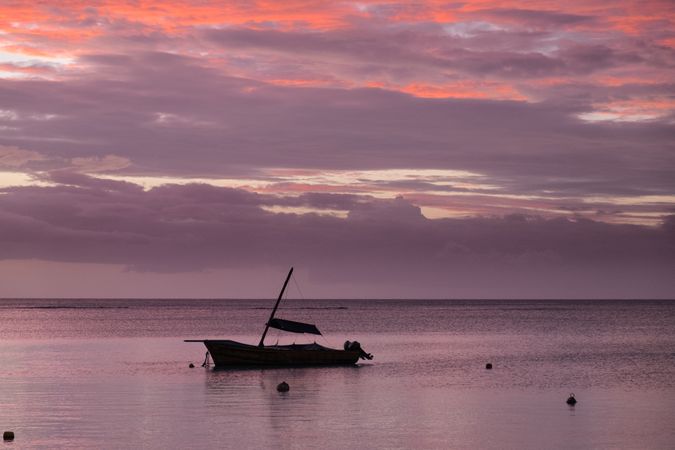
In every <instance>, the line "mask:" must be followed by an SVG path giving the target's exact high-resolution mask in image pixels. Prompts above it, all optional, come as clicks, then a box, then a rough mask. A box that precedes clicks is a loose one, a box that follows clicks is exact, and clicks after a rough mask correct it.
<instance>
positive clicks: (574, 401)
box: [566, 394, 577, 406]
mask: <svg viewBox="0 0 675 450" xmlns="http://www.w3.org/2000/svg"><path fill="white" fill-rule="evenodd" d="M566 403H567V404H568V405H572V406H574V405H576V404H577V399H576V398H574V394H570V396H569V397H567V402H566Z"/></svg>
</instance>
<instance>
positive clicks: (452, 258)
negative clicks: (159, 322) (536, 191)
mask: <svg viewBox="0 0 675 450" xmlns="http://www.w3.org/2000/svg"><path fill="white" fill-rule="evenodd" d="M54 180H55V181H58V182H60V183H68V184H67V185H66V184H62V185H58V186H55V187H22V188H11V189H7V190H5V192H4V193H3V194H0V249H2V252H1V253H0V255H1V258H2V259H4V260H11V259H31V258H34V259H41V260H52V261H59V262H91V263H110V264H123V265H126V266H127V267H128V268H129V269H130V270H134V271H149V272H163V273H174V272H191V271H200V270H206V269H213V268H234V269H239V268H250V269H255V268H265V267H267V268H269V267H275V268H283V267H287V266H289V265H291V264H296V265H301V266H302V268H303V270H305V271H306V272H307V273H308V275H309V276H310V277H311V279H312V280H314V282H316V283H317V284H323V285H324V286H331V285H333V284H340V283H343V284H344V283H354V284H355V285H362V286H364V293H370V294H373V293H376V294H379V295H380V296H389V297H402V296H403V297H405V296H425V295H426V296H434V297H450V298H452V297H463V296H466V297H498V298H503V297H531V296H535V297H619V298H626V297H628V298H631V297H642V298H644V297H672V295H673V292H675V282H674V281H673V277H672V274H673V273H675V271H674V269H675V216H670V217H669V218H667V219H666V220H665V221H664V223H663V225H662V226H661V227H658V228H650V227H641V226H633V225H612V224H607V223H601V222H594V221H590V220H581V219H579V220H568V219H542V218H537V217H527V216H521V215H514V216H507V217H501V218H495V217H476V218H469V219H440V220H428V219H426V218H424V217H423V216H422V215H421V214H420V211H419V209H418V208H417V207H415V206H413V205H412V204H410V203H409V202H407V201H406V200H405V199H402V198H399V199H395V200H377V199H373V198H371V197H367V196H353V195H338V194H320V193H311V194H305V195H302V196H300V197H277V196H268V195H261V194H253V193H250V192H246V191H242V190H236V189H228V188H217V187H213V186H208V185H198V184H193V185H185V186H179V185H166V186H163V187H159V188H155V189H152V190H149V191H143V190H142V189H141V188H140V187H138V186H136V185H133V184H129V183H124V182H116V181H106V180H97V179H94V178H90V177H87V176H83V175H79V174H65V173H62V174H59V175H55V176H54ZM273 205H277V206H309V207H312V208H317V209H324V208H327V209H341V210H346V211H348V217H347V218H337V217H332V216H320V215H316V214H305V215H297V214H276V213H271V212H268V211H266V210H264V209H263V207H265V206H273ZM320 292H323V293H324V296H335V297H339V296H340V292H339V291H331V290H330V288H326V289H325V290H323V291H320Z"/></svg>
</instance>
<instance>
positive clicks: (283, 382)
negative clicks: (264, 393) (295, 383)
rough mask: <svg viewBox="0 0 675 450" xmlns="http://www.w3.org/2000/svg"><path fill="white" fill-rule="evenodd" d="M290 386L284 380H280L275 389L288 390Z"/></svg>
mask: <svg viewBox="0 0 675 450" xmlns="http://www.w3.org/2000/svg"><path fill="white" fill-rule="evenodd" d="M290 388H291V387H290V386H289V385H288V383H286V382H285V381H282V382H281V383H279V384H278V385H277V391H279V392H288V391H289V389H290Z"/></svg>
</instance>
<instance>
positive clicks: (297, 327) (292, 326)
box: [268, 319, 321, 335]
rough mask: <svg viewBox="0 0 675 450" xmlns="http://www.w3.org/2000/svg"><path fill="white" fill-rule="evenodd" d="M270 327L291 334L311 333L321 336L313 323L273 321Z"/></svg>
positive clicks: (270, 322)
mask: <svg viewBox="0 0 675 450" xmlns="http://www.w3.org/2000/svg"><path fill="white" fill-rule="evenodd" d="M268 325H269V326H270V327H272V328H276V329H277V330H283V331H289V332H291V333H309V334H319V335H320V334H321V332H320V331H319V329H318V328H317V327H316V325H313V324H311V323H302V322H295V321H293V320H284V319H272V320H270V321H269V323H268Z"/></svg>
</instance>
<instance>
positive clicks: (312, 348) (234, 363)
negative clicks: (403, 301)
mask: <svg viewBox="0 0 675 450" xmlns="http://www.w3.org/2000/svg"><path fill="white" fill-rule="evenodd" d="M292 275H293V268H292V267H291V270H290V271H289V272H288V276H287V277H286V281H284V285H283V287H282V288H281V292H280V293H279V297H278V298H277V302H276V304H275V305H274V308H273V309H272V313H271V314H270V318H269V320H268V321H267V323H266V324H265V331H263V334H262V337H261V338H260V342H259V343H258V345H252V344H244V343H241V342H237V341H232V340H227V339H222V340H221V339H185V342H202V343H204V345H205V346H206V349H207V350H208V352H207V354H206V360H205V364H206V363H207V362H208V358H209V356H210V357H211V358H212V359H213V362H214V364H215V367H216V368H229V367H292V366H339V365H354V364H356V363H357V362H358V361H359V359H365V360H371V359H373V355H371V354H370V353H366V352H365V351H364V350H363V349H362V348H361V344H359V343H358V342H356V341H354V342H350V341H347V342H345V344H344V348H343V349H335V348H330V347H324V346H323V345H320V344H317V343H316V342H314V343H311V344H291V345H265V337H266V336H267V332H268V331H269V329H270V328H275V329H278V330H282V331H286V332H290V333H307V334H314V335H321V332H320V331H319V329H318V328H317V327H316V325H313V324H310V323H303V322H296V321H293V320H285V319H278V318H275V317H274V315H275V314H276V312H277V308H278V307H279V303H280V302H281V299H282V298H283V296H284V292H285V291H286V286H288V281H289V280H290V279H291V276H292Z"/></svg>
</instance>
